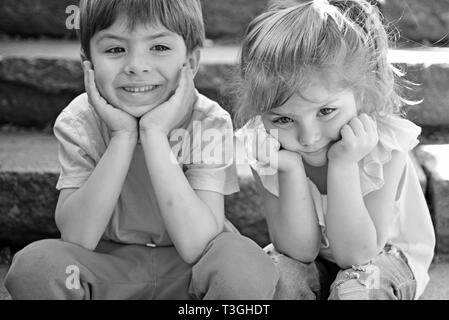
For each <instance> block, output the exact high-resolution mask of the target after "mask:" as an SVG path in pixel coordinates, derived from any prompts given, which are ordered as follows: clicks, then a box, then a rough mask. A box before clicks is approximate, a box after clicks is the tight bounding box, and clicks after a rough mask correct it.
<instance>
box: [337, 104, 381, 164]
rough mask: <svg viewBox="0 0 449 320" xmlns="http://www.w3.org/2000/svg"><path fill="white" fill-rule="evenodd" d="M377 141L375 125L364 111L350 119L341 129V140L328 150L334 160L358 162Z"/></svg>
mask: <svg viewBox="0 0 449 320" xmlns="http://www.w3.org/2000/svg"><path fill="white" fill-rule="evenodd" d="M378 141H379V136H378V133H377V125H376V122H375V121H374V119H373V118H371V117H370V116H368V115H367V114H366V113H363V114H361V115H360V116H358V117H356V118H354V119H352V120H351V121H350V122H349V124H346V125H344V126H343V128H342V129H341V140H340V141H338V142H336V143H335V144H334V145H333V146H332V147H331V148H330V150H329V152H328V158H329V160H331V161H334V162H342V163H358V162H359V161H360V160H362V159H363V158H364V157H365V156H366V155H367V154H368V153H370V152H371V151H372V150H373V149H374V147H375V146H376V145H377V143H378Z"/></svg>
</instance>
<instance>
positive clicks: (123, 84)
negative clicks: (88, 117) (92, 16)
mask: <svg viewBox="0 0 449 320" xmlns="http://www.w3.org/2000/svg"><path fill="white" fill-rule="evenodd" d="M90 48H91V49H90V51H91V52H90V53H91V60H92V64H93V67H94V70H95V80H96V84H97V87H98V90H99V92H100V94H101V95H102V96H103V97H104V98H105V99H106V100H107V101H108V102H109V103H110V104H112V105H113V106H114V107H117V108H120V109H122V110H123V111H125V112H127V113H129V114H130V115H132V116H134V117H136V118H139V117H141V116H142V115H144V114H145V113H147V112H148V111H149V110H151V109H153V108H154V107H156V106H158V105H160V104H161V103H163V102H164V101H166V100H167V99H168V98H169V97H170V96H171V95H172V94H173V93H174V91H175V90H176V88H177V85H178V79H179V73H180V70H181V68H182V65H183V64H184V63H186V62H190V63H191V62H192V61H191V59H192V57H193V59H195V57H197V58H198V57H199V56H197V55H195V54H194V53H192V54H191V55H188V54H187V48H186V45H185V42H184V39H183V38H182V37H181V36H180V35H178V34H176V33H173V32H171V31H169V30H168V29H166V28H165V27H163V26H162V25H159V24H157V25H152V26H150V25H136V27H135V28H134V30H132V31H130V30H128V28H127V20H126V19H125V18H123V17H122V18H118V19H117V21H115V23H114V24H113V25H111V27H109V28H107V29H104V30H101V31H100V32H97V33H96V34H95V35H94V36H93V37H92V39H91V40H90ZM194 63H197V61H194Z"/></svg>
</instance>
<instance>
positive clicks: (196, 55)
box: [187, 48, 201, 76]
mask: <svg viewBox="0 0 449 320" xmlns="http://www.w3.org/2000/svg"><path fill="white" fill-rule="evenodd" d="M200 58H201V50H200V49H199V48H196V49H193V51H192V52H191V53H190V54H189V56H188V57H187V63H188V64H189V66H190V69H192V73H193V76H195V75H196V74H197V72H198V69H199V68H200Z"/></svg>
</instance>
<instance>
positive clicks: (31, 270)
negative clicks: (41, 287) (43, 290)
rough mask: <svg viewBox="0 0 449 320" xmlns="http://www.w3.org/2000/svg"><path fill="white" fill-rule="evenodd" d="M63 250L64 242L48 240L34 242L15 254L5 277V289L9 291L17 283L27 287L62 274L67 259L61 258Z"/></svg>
mask: <svg viewBox="0 0 449 320" xmlns="http://www.w3.org/2000/svg"><path fill="white" fill-rule="evenodd" d="M63 248H64V242H62V241H60V240H54V239H48V240H41V241H37V242H34V243H32V244H30V245H28V246H26V247H25V248H23V249H22V250H20V251H19V252H17V253H16V254H15V255H14V257H13V260H12V263H11V266H10V268H9V271H8V273H7V275H6V278H5V287H6V288H7V289H8V290H10V289H11V288H12V287H13V286H15V285H17V284H18V283H20V284H23V285H28V284H30V283H31V282H38V281H46V278H48V277H54V276H55V275H57V274H64V273H65V269H64V268H63V264H64V261H67V259H65V258H64V257H63V254H64V250H63ZM58 269H61V270H60V271H58ZM62 269H64V270H62Z"/></svg>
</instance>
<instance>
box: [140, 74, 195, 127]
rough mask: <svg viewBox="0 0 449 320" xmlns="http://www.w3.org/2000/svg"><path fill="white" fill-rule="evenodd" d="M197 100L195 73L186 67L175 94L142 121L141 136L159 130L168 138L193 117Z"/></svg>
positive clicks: (145, 115) (143, 117) (149, 112)
mask: <svg viewBox="0 0 449 320" xmlns="http://www.w3.org/2000/svg"><path fill="white" fill-rule="evenodd" d="M195 99H196V94H195V85H194V82H193V73H192V70H191V69H190V68H189V67H188V66H187V65H184V66H183V67H182V69H181V74H180V77H179V84H178V88H177V89H176V91H175V93H174V94H173V95H172V96H171V97H170V99H168V100H167V101H166V102H164V103H162V104H161V105H159V106H157V107H155V108H154V109H152V110H150V111H148V112H147V113H146V114H144V115H143V116H142V118H141V119H140V122H139V128H140V132H141V134H143V133H144V132H146V131H149V130H159V131H161V132H163V133H164V134H165V135H166V136H168V135H169V134H170V132H171V131H172V130H173V129H175V128H178V127H179V126H180V125H182V124H183V123H184V122H185V121H186V120H187V118H189V117H190V116H191V115H192V112H193V105H194V102H195Z"/></svg>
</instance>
